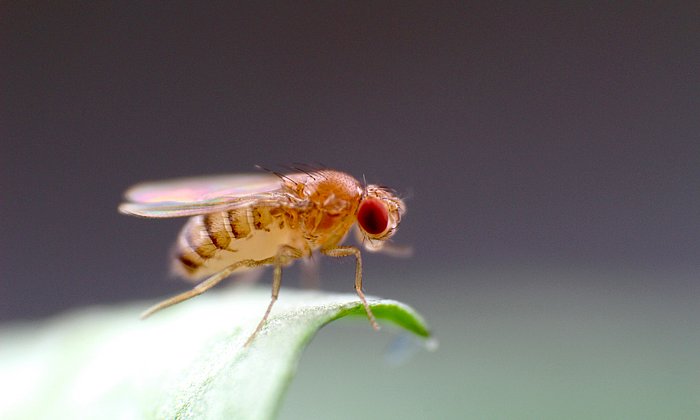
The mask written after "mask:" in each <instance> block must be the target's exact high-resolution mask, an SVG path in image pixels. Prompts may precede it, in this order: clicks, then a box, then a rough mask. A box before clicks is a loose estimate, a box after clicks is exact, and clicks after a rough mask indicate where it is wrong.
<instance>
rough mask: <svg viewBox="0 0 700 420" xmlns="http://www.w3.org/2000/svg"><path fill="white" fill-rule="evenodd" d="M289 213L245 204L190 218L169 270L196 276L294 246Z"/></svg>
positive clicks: (293, 232) (260, 258)
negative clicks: (281, 248) (229, 209)
mask: <svg viewBox="0 0 700 420" xmlns="http://www.w3.org/2000/svg"><path fill="white" fill-rule="evenodd" d="M293 216H294V215H293V214H290V213H289V212H287V211H285V210H284V209H283V208H280V207H247V208H240V209H235V210H231V211H227V212H219V213H211V214H203V215H199V216H194V217H192V218H190V219H189V220H188V221H187V223H186V224H185V226H184V227H183V228H182V231H181V232H180V237H179V238H178V242H177V244H176V247H175V251H174V253H173V258H174V261H173V269H174V271H175V272H176V273H178V274H180V275H183V276H185V277H188V278H193V279H197V278H200V277H203V276H206V275H211V274H214V273H217V272H219V271H221V270H223V269H224V268H226V267H228V266H229V265H231V264H233V263H234V262H236V261H240V260H244V259H253V260H262V259H265V258H270V257H273V256H274V255H275V254H276V253H277V250H278V249H279V247H280V245H292V246H295V245H297V246H298V244H295V242H298V241H297V240H295V238H297V237H298V236H299V235H298V234H295V233H296V230H295V229H294V227H295V226H294V224H295V218H294V217H293Z"/></svg>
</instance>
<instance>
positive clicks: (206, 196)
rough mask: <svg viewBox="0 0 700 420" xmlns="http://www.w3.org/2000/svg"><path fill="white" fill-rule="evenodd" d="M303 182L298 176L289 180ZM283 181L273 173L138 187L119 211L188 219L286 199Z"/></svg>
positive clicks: (153, 216)
mask: <svg viewBox="0 0 700 420" xmlns="http://www.w3.org/2000/svg"><path fill="white" fill-rule="evenodd" d="M295 178H296V179H297V180H300V176H299V174H294V175H290V179H295ZM281 187H282V180H281V179H280V178H279V177H277V176H275V175H272V174H238V175H215V176H203V177H195V178H180V179H172V180H167V181H154V182H146V183H142V184H137V185H135V186H133V187H131V188H130V189H129V190H127V191H126V193H125V194H124V196H125V198H126V200H127V202H126V203H123V204H121V205H120V206H119V211H120V212H121V213H124V214H130V215H134V216H141V217H152V218H167V217H186V216H195V215H198V214H206V213H213V212H217V211H226V210H231V209H235V208H240V207H246V206H253V205H261V204H266V205H276V204H279V203H282V202H284V201H282V200H287V199H288V195H287V194H286V193H283V192H282V191H281Z"/></svg>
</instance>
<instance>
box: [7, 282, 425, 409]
mask: <svg viewBox="0 0 700 420" xmlns="http://www.w3.org/2000/svg"><path fill="white" fill-rule="evenodd" d="M269 299H270V292H269V289H253V290H249V291H245V292H242V291H241V290H234V291H226V292H218V293H216V292H210V293H207V294H205V295H203V296H201V297H198V298H197V299H193V300H191V301H188V302H187V303H183V304H181V305H177V306H175V307H173V308H169V309H166V310H164V311H162V312H159V313H157V314H155V315H154V316H153V317H151V318H149V319H147V320H145V321H139V320H138V314H139V312H140V311H141V310H142V309H144V308H145V307H147V306H148V305H147V304H145V303H137V304H128V305H123V306H119V307H96V308H89V309H83V310H80V311H76V312H72V313H69V314H65V315H62V316H59V317H57V318H54V319H52V320H49V321H45V322H43V323H25V324H20V325H13V326H9V327H5V328H3V329H2V330H0V395H2V398H1V399H0V418H2V419H12V418H52V419H55V418H100V419H104V418H168V419H173V418H183V419H184V418H237V419H264V418H271V417H273V416H274V414H275V413H276V411H277V409H278V408H279V405H280V402H281V398H282V396H283V394H284V391H285V389H286V388H287V385H288V384H289V382H290V380H291V379H292V377H293V376H294V372H295V370H296V366H297V363H298V361H299V358H300V356H301V352H302V350H303V349H304V347H305V346H306V345H307V343H308V342H309V341H310V340H311V338H312V337H313V336H314V334H315V333H316V332H317V331H318V329H319V328H321V327H322V326H324V325H325V324H327V323H329V322H331V321H333V320H335V319H338V318H342V317H345V316H362V317H365V321H364V322H367V321H366V315H365V311H364V308H363V306H362V305H361V304H360V302H359V301H358V299H357V296H355V295H349V294H343V295H337V294H327V293H320V292H310V291H295V290H282V292H281V293H280V299H279V300H278V302H277V303H276V304H275V307H274V309H273V311H272V314H271V316H270V319H269V321H268V322H267V323H266V325H265V327H264V328H263V329H262V331H261V332H260V334H259V335H258V336H257V337H256V339H255V341H254V342H253V343H252V344H251V345H250V346H249V347H247V348H244V347H243V343H244V342H245V340H246V339H247V337H248V336H249V335H250V333H251V332H252V331H253V330H254V329H255V326H256V324H257V322H258V321H259V319H260V317H261V316H262V314H263V312H264V310H265V308H266V306H267V304H268V302H269ZM370 305H371V306H372V310H373V312H374V314H375V315H376V317H377V319H378V320H380V321H381V320H385V321H390V322H391V323H394V324H396V325H398V326H401V327H403V328H404V329H406V330H408V331H411V332H413V333H414V334H416V335H418V336H420V337H425V338H427V337H429V335H430V333H429V331H428V329H427V327H426V324H425V322H424V321H423V320H422V318H421V317H420V316H419V315H418V314H417V313H416V312H415V311H414V310H413V309H411V308H410V307H408V306H406V305H404V304H402V303H399V302H395V301H391V300H376V299H372V300H370ZM384 324H386V323H384ZM367 328H370V326H369V325H368V326H367Z"/></svg>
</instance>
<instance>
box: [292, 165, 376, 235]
mask: <svg viewBox="0 0 700 420" xmlns="http://www.w3.org/2000/svg"><path fill="white" fill-rule="evenodd" d="M294 188H295V189H296V191H295V193H296V195H297V196H298V197H299V199H301V200H303V201H304V202H305V203H306V205H305V208H304V210H303V211H300V212H299V215H300V226H301V229H302V231H303V233H304V237H305V238H306V240H307V241H308V242H310V243H311V246H312V248H318V247H323V246H332V245H335V244H337V243H339V242H340V241H341V240H342V239H343V238H344V237H345V235H346V234H347V233H348V231H349V230H350V228H351V227H352V225H353V223H355V213H356V211H357V207H358V205H359V203H360V199H361V198H362V187H361V185H360V184H359V182H357V180H356V179H355V178H353V177H351V176H350V175H348V174H345V173H342V172H337V171H317V172H314V173H312V174H310V175H309V177H308V178H307V179H306V180H305V181H304V182H303V183H302V184H301V185H299V183H297V184H295V185H294Z"/></svg>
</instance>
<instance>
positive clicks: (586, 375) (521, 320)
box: [280, 268, 700, 419]
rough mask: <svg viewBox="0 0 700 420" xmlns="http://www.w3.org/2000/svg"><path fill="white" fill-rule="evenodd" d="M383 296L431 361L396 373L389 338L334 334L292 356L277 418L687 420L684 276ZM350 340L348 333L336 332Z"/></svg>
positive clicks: (524, 279) (693, 299) (490, 278)
mask: <svg viewBox="0 0 700 420" xmlns="http://www.w3.org/2000/svg"><path fill="white" fill-rule="evenodd" d="M412 276H415V277H416V279H408V280H407V281H406V284H407V285H421V282H419V281H415V280H418V279H419V278H421V277H422V278H423V279H424V280H425V281H424V282H423V283H422V284H423V287H421V288H420V289H417V288H413V289H408V290H407V289H405V288H404V289H400V290H396V293H395V295H394V296H392V297H393V298H400V299H402V300H404V301H406V302H408V303H410V304H411V305H412V306H414V307H415V308H416V309H417V310H419V311H420V312H421V313H422V314H424V315H425V316H426V318H427V319H429V320H430V322H431V327H432V328H433V332H434V334H435V335H436V338H437V339H438V340H439V342H440V345H439V349H438V350H437V352H436V353H428V352H417V353H416V354H415V355H414V357H413V358H412V359H410V360H408V361H407V362H406V363H404V364H403V365H401V366H393V365H392V364H391V363H387V361H386V360H385V358H384V357H383V355H384V354H385V353H386V352H387V351H388V350H387V349H388V348H390V347H391V340H392V339H393V338H392V337H391V336H389V335H386V334H382V335H378V334H374V333H373V332H372V331H371V330H370V329H369V328H366V326H364V325H362V324H357V323H351V322H349V321H341V322H340V323H334V324H333V325H331V326H330V327H329V328H324V329H323V330H321V332H320V333H319V334H318V335H317V336H316V338H315V339H314V340H313V341H312V343H311V344H310V346H309V348H308V349H307V351H306V352H305V353H304V355H303V357H302V362H301V365H300V368H299V373H298V375H297V377H296V378H295V380H294V381H293V383H292V385H291V387H290V390H289V392H288V394H287V396H286V397H285V401H284V404H283V407H282V411H281V416H280V418H281V419H302V418H303V419H306V418H334V419H355V418H361V417H366V418H402V419H426V418H439V419H464V418H474V419H485V418H488V419H563V418H566V419H660V418H669V419H670V418H673V419H696V418H699V417H700V351H699V350H700V322H699V320H700V303H698V296H699V295H700V293H699V292H700V288H699V287H698V282H697V281H696V279H695V276H694V275H693V274H692V273H683V272H675V273H671V272H665V273H664V272H656V273H654V272H643V271H633V270H627V271H625V270H606V269H595V270H586V269H578V270H571V269H552V270H540V269H532V268H528V269H514V268H504V269H500V270H495V269H486V270H478V269H475V270H455V271H451V272H449V271H448V272H444V273H439V272H423V273H421V272H416V273H414V274H413V275H412ZM348 330H351V331H348Z"/></svg>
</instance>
